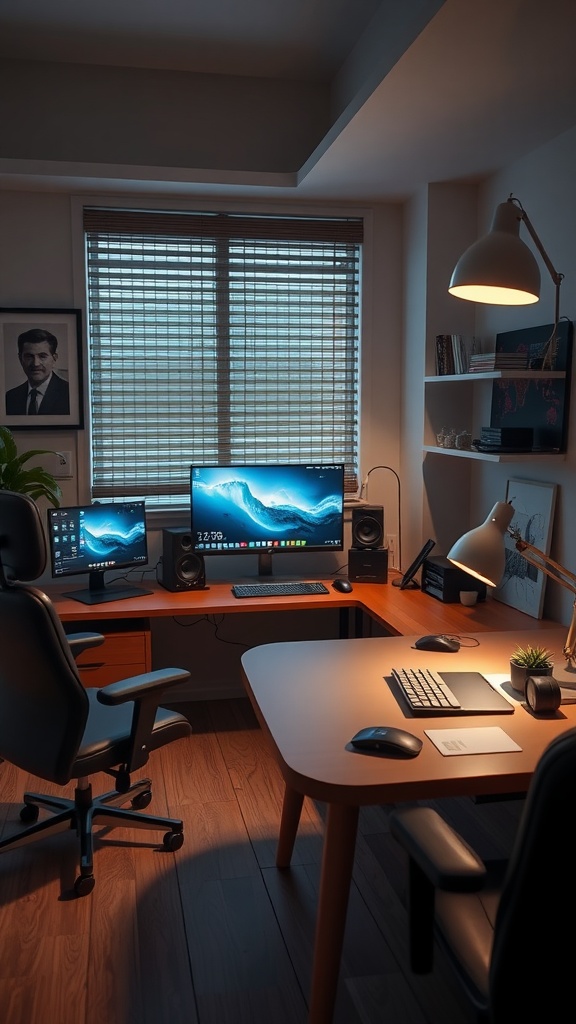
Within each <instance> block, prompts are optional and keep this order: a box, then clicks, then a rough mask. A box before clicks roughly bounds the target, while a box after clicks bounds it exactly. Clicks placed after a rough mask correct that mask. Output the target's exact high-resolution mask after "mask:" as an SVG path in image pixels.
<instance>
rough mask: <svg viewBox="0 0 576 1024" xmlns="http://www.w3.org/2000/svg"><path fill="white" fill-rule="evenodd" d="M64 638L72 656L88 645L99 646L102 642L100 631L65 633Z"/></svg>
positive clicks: (85, 648) (80, 652)
mask: <svg viewBox="0 0 576 1024" xmlns="http://www.w3.org/2000/svg"><path fill="white" fill-rule="evenodd" d="M66 639H67V641H68V644H69V645H70V650H71V651H72V654H73V656H74V658H77V657H78V655H79V654H82V651H85V650H87V649H88V648H89V647H99V646H100V644H103V643H104V637H103V636H102V633H67V634H66Z"/></svg>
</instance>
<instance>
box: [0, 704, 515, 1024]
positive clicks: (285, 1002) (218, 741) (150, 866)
mask: <svg viewBox="0 0 576 1024" xmlns="http://www.w3.org/2000/svg"><path fill="white" fill-rule="evenodd" d="M184 710H185V712H186V713H187V714H189V715H190V718H191V721H192V723H193V725H194V733H193V735H192V736H191V737H190V738H189V739H186V740H180V741H179V742H178V743H175V744H172V745H171V746H170V747H168V748H165V749H163V750H162V751H158V752H156V753H154V754H153V755H152V757H151V759H150V762H149V764H148V766H147V769H148V771H147V774H150V775H151V777H152V778H153V793H154V799H153V801H152V804H151V805H150V808H149V811H150V813H166V811H168V813H170V814H171V815H174V816H180V817H182V818H183V819H184V829H185V842H184V846H183V847H182V849H181V850H180V851H178V852H177V853H176V854H172V853H165V852H163V851H162V850H161V849H160V848H159V845H158V843H159V841H161V838H162V836H161V834H156V833H148V832H143V831H138V830H135V831H131V830H130V831H129V830H125V829H116V830H114V831H111V832H108V833H106V832H100V833H99V838H98V840H97V843H96V855H95V876H96V886H95V888H94V891H93V892H92V894H91V895H89V896H87V897H84V898H79V899H77V898H71V896H70V888H71V886H72V884H73V881H74V878H75V876H76V873H77V863H76V857H77V844H76V837H75V833H73V832H72V831H67V832H65V833H61V834H60V835H58V836H54V837H52V838H50V839H44V840H42V841H40V842H36V843H33V844H30V845H28V846H26V847H24V848H22V849H20V850H17V851H13V852H10V853H5V854H3V855H2V856H1V857H0V1020H2V1022H3V1024H306V1016H307V998H308V992H309V984H310V969H311V959H312V942H313V933H314V921H315V906H316V896H317V886H318V878H319V864H320V856H321V847H322V831H323V814H324V808H323V806H322V805H315V804H313V803H312V802H307V803H306V804H305V811H304V815H303V819H302V824H301V830H300V835H299V838H298V840H297V845H296V850H295V856H294V859H293V864H292V867H291V869H290V870H287V871H279V870H278V869H277V868H276V867H275V866H274V855H275V845H276V837H277V834H278V825H279V816H280V808H281V802H282V792H283V787H282V779H281V777H280V774H279V771H278V769H277V767H276V764H275V761H274V759H273V757H272V756H271V753H270V751H269V749H268V746H267V742H266V740H265V738H264V736H263V735H262V732H261V731H260V729H259V727H258V725H257V724H256V721H255V719H254V716H253V714H252V711H251V709H250V706H249V704H248V701H246V700H242V699H238V700H222V701H214V702H209V703H199V702H197V703H193V704H190V705H187V706H186V707H185V709H184ZM25 788H28V789H32V790H37V791H40V792H49V791H50V787H47V786H46V785H44V784H40V783H38V781H37V780H34V779H30V778H26V777H25V776H24V775H23V774H22V773H20V772H18V771H17V770H16V769H14V768H13V767H12V766H10V765H8V764H0V824H1V826H2V828H3V834H10V833H11V832H12V831H14V830H16V829H17V828H18V827H19V818H18V813H19V810H20V806H21V802H20V801H21V796H22V793H23V791H24V789H25ZM105 788H108V787H107V786H106V784H105V782H103V785H102V787H101V789H102V790H103V789H105ZM440 806H441V808H442V810H443V811H444V812H445V813H446V814H447V815H448V816H449V817H450V819H451V820H452V821H454V822H456V823H457V824H458V825H459V826H460V827H461V828H463V829H464V831H465V834H466V837H467V838H468V839H469V840H470V841H472V842H474V844H475V845H476V846H477V848H478V849H479V852H480V853H481V854H482V855H483V856H500V855H502V854H505V853H506V851H507V850H508V849H509V845H510V842H511V839H512V836H513V833H514V829H515V827H516V821H517V815H518V812H519V809H520V801H508V802H497V803H491V804H476V803H474V802H473V801H471V800H450V801H443V802H442V803H441V805H440ZM360 829H361V834H360V836H359V839H358V846H357V855H356V863H355V872H354V884H353V887H352V892H351V897H350V905H349V912H348V924H347V932H346V939H345V949H344V954H343V959H342V968H341V979H340V986H339V991H338V1000H337V1006H336V1012H335V1015H334V1024H471V1022H472V1020H473V1018H472V1015H471V1014H470V1012H469V1011H468V1010H467V1008H466V1007H465V1004H464V1003H463V1001H462V1000H461V998H460V995H459V990H458V988H457V987H456V986H455V985H454V983H453V981H452V979H451V976H450V973H449V971H448V970H447V968H446V966H445V965H444V964H443V963H442V961H441V960H438V961H437V968H436V971H435V973H434V975H433V976H427V977H424V978H414V977H413V976H411V975H410V971H409V967H408V963H407V953H406V940H407V936H406V919H405V913H404V908H403V893H404V885H405V877H406V876H405V865H404V862H403V855H402V852H401V851H400V849H399V847H398V846H397V844H396V843H395V842H394V840H393V839H392V838H391V837H390V835H389V833H388V829H387V812H386V809H384V808H368V809H366V810H363V811H362V813H361V822H360Z"/></svg>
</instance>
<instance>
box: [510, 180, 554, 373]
mask: <svg viewBox="0 0 576 1024" xmlns="http://www.w3.org/2000/svg"><path fill="white" fill-rule="evenodd" d="M508 202H509V203H514V204H515V205H516V206H517V207H518V209H519V211H520V220H521V221H523V222H524V224H525V225H526V230H527V232H528V234H529V235H530V238H531V239H532V241H533V242H534V245H535V246H536V248H537V250H538V252H539V253H540V255H541V257H542V260H543V262H544V266H545V267H546V270H547V271H548V273H549V274H550V277H551V278H552V280H553V282H554V284H555V286H556V293H555V297H554V327H553V330H552V334H551V336H550V338H549V340H548V343H547V345H546V348H545V350H544V356H543V360H542V369H552V366H553V362H554V357H555V354H556V331H557V328H558V323H559V320H560V285H561V284H562V281H563V280H564V274H560V273H559V271H558V270H556V268H555V266H554V264H553V263H552V260H551V259H550V257H549V255H548V253H547V252H546V249H545V248H544V246H543V245H542V242H541V241H540V239H539V237H538V235H537V234H536V230H535V228H534V225H533V224H532V221H531V220H530V218H529V216H528V214H527V213H526V210H525V209H524V207H523V206H522V203H521V202H520V200H519V199H516V197H515V196H513V195H510V196H509V197H508ZM548 364H550V365H548Z"/></svg>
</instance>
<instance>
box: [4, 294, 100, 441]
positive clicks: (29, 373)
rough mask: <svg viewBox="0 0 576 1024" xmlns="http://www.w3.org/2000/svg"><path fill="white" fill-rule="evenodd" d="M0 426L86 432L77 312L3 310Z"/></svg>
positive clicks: (77, 310)
mask: <svg viewBox="0 0 576 1024" xmlns="http://www.w3.org/2000/svg"><path fill="white" fill-rule="evenodd" d="M0 424H3V425H4V426H6V427H10V429H19V430H54V429H57V430H61V429H66V428H68V427H70V428H72V429H76V430H77V429H79V428H81V427H83V425H84V402H83V393H82V324H81V311H80V310H79V309H5V308H0Z"/></svg>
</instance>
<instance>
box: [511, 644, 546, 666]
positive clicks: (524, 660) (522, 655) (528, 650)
mask: <svg viewBox="0 0 576 1024" xmlns="http://www.w3.org/2000/svg"><path fill="white" fill-rule="evenodd" d="M510 661H512V662H513V663H514V664H515V665H521V666H522V667H523V668H552V654H551V653H550V651H548V650H547V649H546V648H545V647H532V646H531V644H527V646H526V647H517V648H516V650H515V651H514V653H513V655H512V657H511V658H510Z"/></svg>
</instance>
